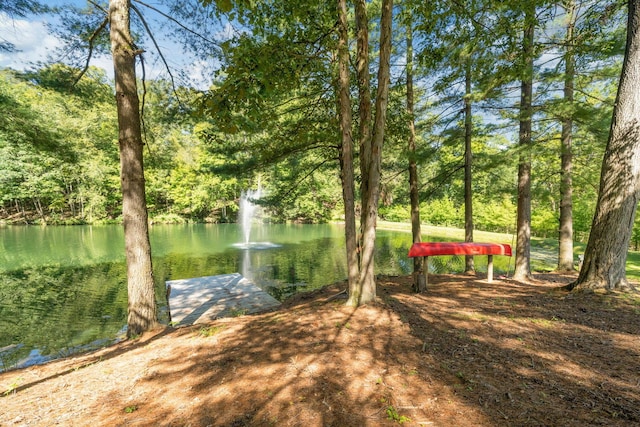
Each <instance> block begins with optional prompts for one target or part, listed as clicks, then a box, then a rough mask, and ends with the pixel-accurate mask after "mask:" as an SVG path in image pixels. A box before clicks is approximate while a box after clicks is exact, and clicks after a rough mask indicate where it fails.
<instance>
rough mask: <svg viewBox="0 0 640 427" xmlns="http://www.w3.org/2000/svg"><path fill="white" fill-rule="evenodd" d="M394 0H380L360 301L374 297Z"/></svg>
mask: <svg viewBox="0 0 640 427" xmlns="http://www.w3.org/2000/svg"><path fill="white" fill-rule="evenodd" d="M392 17H393V0H383V2H382V16H381V18H380V63H379V66H378V91H377V93H376V106H375V111H376V112H375V120H374V125H373V132H372V136H371V162H370V166H369V167H368V173H369V176H368V183H369V185H368V192H367V194H362V200H363V206H365V205H366V206H367V211H366V217H365V219H364V222H365V223H364V227H363V234H362V253H361V258H360V287H361V290H362V292H361V294H360V301H359V304H366V303H368V302H371V301H373V300H374V299H375V297H376V278H375V274H374V272H375V256H374V255H375V242H376V220H377V217H378V199H379V196H380V164H381V162H382V143H383V141H384V128H385V123H386V117H387V103H388V100H389V99H388V98H389V84H390V66H391V64H390V60H391V23H392Z"/></svg>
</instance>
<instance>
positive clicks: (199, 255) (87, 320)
mask: <svg viewBox="0 0 640 427" xmlns="http://www.w3.org/2000/svg"><path fill="white" fill-rule="evenodd" d="M343 233H344V230H343V228H342V227H340V226H335V225H269V226H260V227H257V228H256V229H254V230H252V234H251V236H252V240H255V241H256V242H268V244H266V243H265V244H262V246H259V245H256V246H255V247H251V245H250V247H249V249H246V248H245V249H240V248H238V247H236V246H235V245H236V244H237V243H238V242H240V241H241V239H242V237H241V233H240V230H239V227H238V226H236V225H235V224H220V225H180V226H153V227H152V228H151V231H150V234H151V235H150V237H151V244H152V251H153V265H154V276H155V279H156V299H157V301H158V304H159V308H160V312H161V315H162V313H164V318H166V310H167V306H166V300H165V285H164V283H165V281H166V280H176V279H185V278H190V277H200V276H212V275H218V274H230V273H236V272H240V273H241V274H242V275H243V276H245V277H249V278H251V280H252V281H253V282H254V283H256V284H257V285H258V286H261V287H262V288H263V289H265V290H266V291H267V292H269V293H270V294H271V295H272V296H274V297H275V298H277V299H280V300H282V299H284V298H286V297H288V296H290V295H291V294H293V293H295V292H299V291H305V290H311V289H315V288H318V287H321V286H324V285H326V284H329V283H332V282H335V281H339V280H343V279H344V278H345V277H346V275H347V273H346V264H345V263H346V257H345V250H346V249H345V246H344V237H343V236H344V234H343ZM410 240H411V238H410V235H409V234H408V233H401V232H384V231H381V232H379V234H378V240H377V247H378V249H377V250H378V252H377V255H376V267H377V274H389V275H396V274H408V273H409V272H410V269H411V265H412V263H411V262H409V260H408V259H407V256H406V254H407V252H408V249H409V246H410ZM258 247H259V248H260V249H258ZM0 249H2V251H1V252H0V370H2V369H6V368H11V367H14V366H19V365H20V366H25V365H27V364H33V363H40V362H42V361H45V360H47V359H50V358H55V357H60V356H65V355H68V354H70V353H73V352H76V351H78V350H83V349H87V348H90V347H97V346H101V345H105V344H108V343H111V342H113V341H114V340H116V339H117V338H118V337H121V336H122V335H123V334H124V329H123V327H124V326H125V325H126V318H127V285H126V266H125V262H124V238H123V234H122V228H121V227H119V226H104V227H89V226H87V227H6V228H0ZM482 258H484V257H479V258H477V261H476V265H477V267H478V269H482V265H481V263H482ZM498 258H501V257H498ZM435 259H438V257H436V258H434V260H435ZM442 259H443V260H444V259H445V258H442ZM499 262H500V260H496V263H497V264H496V269H498V270H499V269H500V264H499ZM433 264H435V263H433ZM433 264H432V265H433ZM449 267H450V266H447V268H449ZM461 268H464V263H463V262H462V263H461ZM449 271H456V270H455V269H454V268H452V269H450V270H449Z"/></svg>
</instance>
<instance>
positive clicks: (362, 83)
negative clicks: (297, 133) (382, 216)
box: [354, 0, 371, 250]
mask: <svg viewBox="0 0 640 427" xmlns="http://www.w3.org/2000/svg"><path fill="white" fill-rule="evenodd" d="M354 3H355V10H356V39H357V43H356V45H357V60H356V73H357V78H358V99H359V105H358V111H359V114H358V119H359V126H358V130H359V132H358V137H359V142H360V194H361V195H362V196H361V206H360V230H361V231H360V235H361V238H362V236H363V235H364V226H365V222H366V217H367V214H368V212H369V208H368V206H367V203H368V202H369V197H368V196H367V197H365V196H364V195H365V194H369V167H370V166H371V83H370V77H369V18H368V16H367V4H366V2H365V0H355V2H354ZM359 246H360V250H361V249H362V241H360V242H359Z"/></svg>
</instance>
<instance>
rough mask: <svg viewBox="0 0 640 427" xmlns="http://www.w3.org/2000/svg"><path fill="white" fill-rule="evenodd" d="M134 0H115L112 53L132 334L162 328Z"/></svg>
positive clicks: (111, 11)
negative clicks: (151, 238)
mask: <svg viewBox="0 0 640 427" xmlns="http://www.w3.org/2000/svg"><path fill="white" fill-rule="evenodd" d="M130 7H131V4H130V1H129V0H110V2H109V22H110V37H111V51H112V55H113V65H114V72H115V84H116V104H117V113H118V129H119V133H118V142H119V146H120V178H121V184H122V216H123V221H124V239H125V251H126V259H127V283H128V296H129V307H128V310H129V313H128V320H127V324H128V330H127V336H129V337H131V336H135V335H139V334H141V333H143V332H145V331H148V330H150V329H153V328H154V327H156V326H157V308H156V299H155V286H154V281H153V270H152V266H151V245H150V243H149V228H148V221H147V205H146V200H145V188H144V185H145V182H144V168H143V162H142V132H141V128H140V110H139V100H138V90H137V85H136V71H135V57H136V55H137V52H136V49H135V47H134V45H133V39H132V37H131V31H130V17H129V10H130Z"/></svg>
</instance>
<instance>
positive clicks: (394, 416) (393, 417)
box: [386, 405, 411, 424]
mask: <svg viewBox="0 0 640 427" xmlns="http://www.w3.org/2000/svg"><path fill="white" fill-rule="evenodd" d="M386 412H387V419H388V420H390V421H395V422H397V423H398V424H403V423H406V422H411V418H409V417H407V416H405V415H400V414H399V413H398V410H397V409H396V408H394V407H393V405H389V406H387V410H386Z"/></svg>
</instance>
